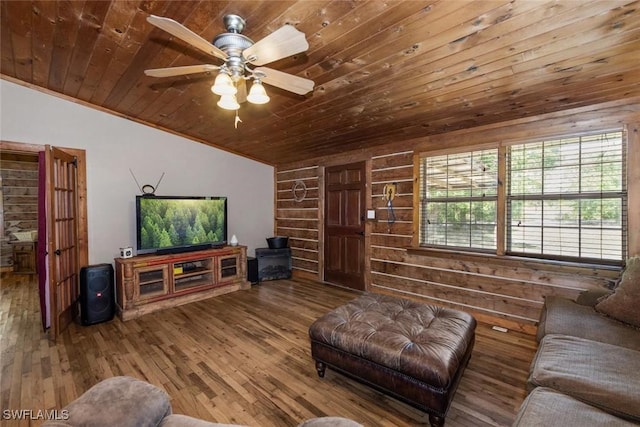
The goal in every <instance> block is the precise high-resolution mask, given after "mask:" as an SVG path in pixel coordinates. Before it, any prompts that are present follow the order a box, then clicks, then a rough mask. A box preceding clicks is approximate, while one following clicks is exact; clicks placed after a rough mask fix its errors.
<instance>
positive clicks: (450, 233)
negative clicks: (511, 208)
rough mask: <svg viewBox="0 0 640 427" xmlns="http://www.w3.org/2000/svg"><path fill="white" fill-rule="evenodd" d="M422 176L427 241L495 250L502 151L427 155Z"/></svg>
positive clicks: (422, 236)
mask: <svg viewBox="0 0 640 427" xmlns="http://www.w3.org/2000/svg"><path fill="white" fill-rule="evenodd" d="M420 176H421V179H420V181H421V182H422V183H424V185H423V186H422V191H421V196H422V197H421V203H422V208H421V211H422V217H421V227H420V241H421V242H422V243H423V244H426V245H429V246H452V247H458V248H476V249H491V250H495V249H496V207H497V194H498V193H497V188H498V185H497V183H498V150H497V149H491V150H483V151H472V152H468V153H461V154H450V155H444V156H435V157H426V158H423V159H421V162H420Z"/></svg>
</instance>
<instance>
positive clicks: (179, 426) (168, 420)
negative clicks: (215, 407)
mask: <svg viewBox="0 0 640 427" xmlns="http://www.w3.org/2000/svg"><path fill="white" fill-rule="evenodd" d="M160 427H247V426H241V425H240V424H220V423H214V422H209V421H204V420H201V419H199V418H193V417H189V416H187V415H180V414H172V415H169V416H167V417H165V418H164V420H162V423H161V424H160Z"/></svg>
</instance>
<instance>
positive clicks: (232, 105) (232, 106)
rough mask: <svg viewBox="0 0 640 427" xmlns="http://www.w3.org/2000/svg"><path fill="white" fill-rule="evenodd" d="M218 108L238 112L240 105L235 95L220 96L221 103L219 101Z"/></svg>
mask: <svg viewBox="0 0 640 427" xmlns="http://www.w3.org/2000/svg"><path fill="white" fill-rule="evenodd" d="M218 107H220V108H224V109H225V110H238V109H239V108H240V104H238V101H237V100H236V96H235V95H233V94H230V95H222V96H220V101H218Z"/></svg>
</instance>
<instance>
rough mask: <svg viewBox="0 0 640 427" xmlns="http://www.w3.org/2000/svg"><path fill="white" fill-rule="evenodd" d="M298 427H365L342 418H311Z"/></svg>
mask: <svg viewBox="0 0 640 427" xmlns="http://www.w3.org/2000/svg"><path fill="white" fill-rule="evenodd" d="M298 427H364V426H363V425H362V424H360V423H357V422H355V421H353V420H350V419H348V418H342V417H319V418H311V419H308V420H306V421H303V422H302V423H300V424H298Z"/></svg>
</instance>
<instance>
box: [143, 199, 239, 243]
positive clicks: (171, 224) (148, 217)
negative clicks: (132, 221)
mask: <svg viewBox="0 0 640 427" xmlns="http://www.w3.org/2000/svg"><path fill="white" fill-rule="evenodd" d="M136 240H137V253H138V254H148V253H161V254H162V253H179V252H188V251H195V250H202V249H207V248H211V247H219V246H224V245H225V244H226V243H227V198H226V197H172V196H136Z"/></svg>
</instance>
